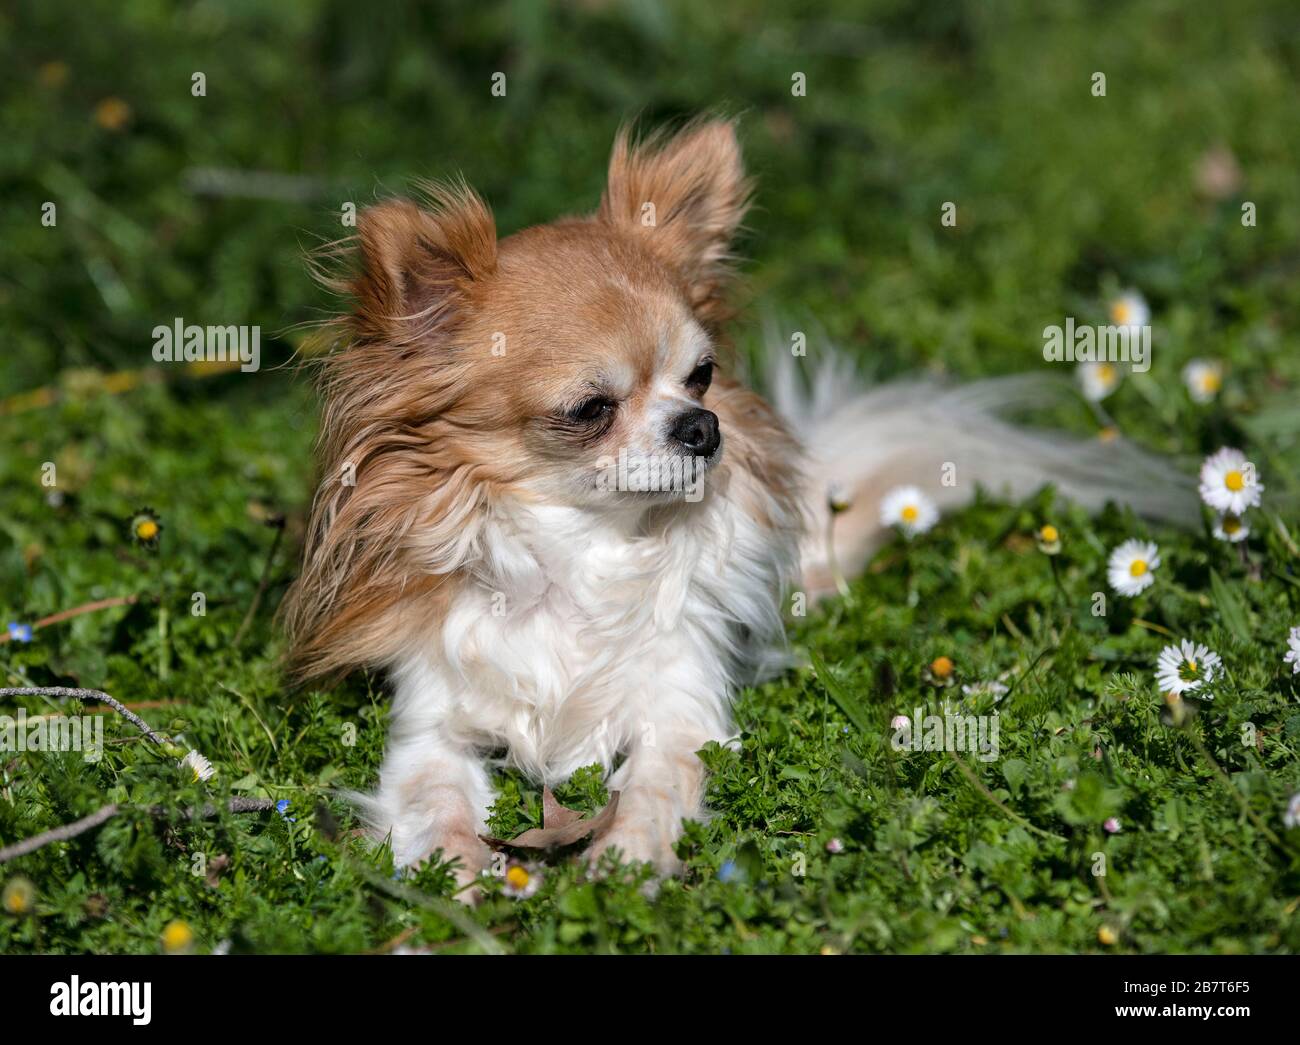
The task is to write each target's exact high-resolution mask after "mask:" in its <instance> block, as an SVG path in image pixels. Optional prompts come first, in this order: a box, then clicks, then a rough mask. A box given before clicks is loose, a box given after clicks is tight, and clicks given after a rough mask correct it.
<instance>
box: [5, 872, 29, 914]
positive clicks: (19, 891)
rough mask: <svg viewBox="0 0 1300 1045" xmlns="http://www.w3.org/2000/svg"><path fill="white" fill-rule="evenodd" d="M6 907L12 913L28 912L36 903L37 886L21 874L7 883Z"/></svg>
mask: <svg viewBox="0 0 1300 1045" xmlns="http://www.w3.org/2000/svg"><path fill="white" fill-rule="evenodd" d="M3 903H4V909H5V910H6V911H8V912H9V913H10V914H28V913H30V912H31V909H32V908H33V907H34V906H35V905H36V886H34V885H32V883H31V881H30V880H28V879H26V878H24V877H22V876H21V875H19V876H18V877H17V878H11V879H10V880H9V881H8V882H7V883H5V891H4V901H3Z"/></svg>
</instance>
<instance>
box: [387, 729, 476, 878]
mask: <svg viewBox="0 0 1300 1045" xmlns="http://www.w3.org/2000/svg"><path fill="white" fill-rule="evenodd" d="M491 800H492V788H491V783H490V781H489V779H488V774H487V770H486V769H485V768H484V766H483V764H482V762H481V761H480V760H479V758H478V757H477V755H476V754H475V752H474V751H473V749H472V748H468V747H465V746H464V745H460V744H457V743H454V742H453V741H451V740H449V739H448V738H446V737H444V736H443V735H442V734H441V733H440V732H438V731H437V729H436V727H433V728H428V729H421V730H419V731H411V730H409V729H404V730H403V731H402V732H401V733H400V734H399V733H398V731H397V730H394V735H393V737H392V738H391V739H390V742H389V748H388V752H387V755H386V756H385V758H384V765H383V768H382V769H381V770H380V774H379V792H378V794H376V795H375V799H374V805H375V806H376V807H377V808H375V809H373V810H372V813H371V818H372V819H373V820H375V821H376V826H377V827H378V828H379V829H380V830H381V831H391V833H392V844H393V860H394V862H395V863H396V864H397V866H398V867H406V866H409V865H412V864H418V863H420V862H421V861H423V860H425V859H427V858H428V857H429V856H430V855H432V854H433V853H434V852H435V851H437V850H441V851H442V856H443V859H444V860H456V861H457V865H456V867H455V870H454V873H455V876H456V882H457V885H458V886H461V887H462V888H464V887H466V886H470V885H472V883H473V882H475V881H476V880H477V879H478V876H479V875H480V873H481V872H482V871H483V870H484V868H486V867H487V866H488V863H489V861H490V859H491V855H492V854H491V850H490V849H488V847H487V846H486V845H485V844H484V843H483V841H482V840H481V839H480V838H479V835H480V834H481V833H483V832H484V831H485V829H486V828H485V825H484V817H485V816H486V813H487V809H488V806H489V804H490V803H491ZM459 895H460V898H461V899H465V900H473V899H474V898H475V897H474V894H473V892H472V890H466V891H464V892H462V893H460V894H459Z"/></svg>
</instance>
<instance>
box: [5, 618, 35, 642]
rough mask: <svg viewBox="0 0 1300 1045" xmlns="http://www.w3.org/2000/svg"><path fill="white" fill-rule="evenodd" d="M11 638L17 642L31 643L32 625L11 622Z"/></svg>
mask: <svg viewBox="0 0 1300 1045" xmlns="http://www.w3.org/2000/svg"><path fill="white" fill-rule="evenodd" d="M9 637H10V638H11V639H13V640H14V641H15V642H31V641H32V626H31V625H30V624H19V623H18V622H17V621H16V620H11V621H10V622H9Z"/></svg>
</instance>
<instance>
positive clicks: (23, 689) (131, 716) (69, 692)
mask: <svg viewBox="0 0 1300 1045" xmlns="http://www.w3.org/2000/svg"><path fill="white" fill-rule="evenodd" d="M0 697H59V698H63V699H69V698H74V699H76V700H94V701H98V702H99V703H101V704H107V705H108V706H109V707H110V708H112V709H113V710H114V711H116V712H117V713H118V714H119V715H121V716H122V717H123V718H124V719H126V720H127V721H128V722H130V723H131V725H133V726H135V728H136V729H138V730H139V731H140V732H141V733H143V734H144V735H145V736H146V737H148V738H149V739H150V740H152V741H153V742H154V743H155V744H157V745H158V746H159V747H161V746H162V745H164V744H166V743H167V742H168V740H169V739H170V738H169V737H165V736H163V735H162V734H161V733H156V732H155V731H154V729H153V727H151V726H150V725H149V723H148V722H146V721H145V720H144V719H142V718H141V717H140V716H139V715H137V714H136V713H135V712H134V711H132V710H131V709H130V708H128V707H127V706H126V705H125V704H123V703H122V702H121V701H119V700H117V699H116V698H115V697H110V696H109V695H108V694H107V693H104V692H102V691H101V690H98V689H73V688H71V687H69V686H20V687H18V688H15V689H0Z"/></svg>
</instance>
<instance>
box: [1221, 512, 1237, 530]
mask: <svg viewBox="0 0 1300 1045" xmlns="http://www.w3.org/2000/svg"><path fill="white" fill-rule="evenodd" d="M1240 529H1241V520H1240V519H1238V518H1237V517H1236V516H1235V515H1230V516H1228V518H1226V519H1224V520H1223V532H1224V533H1236V532H1237V531H1238V530H1240Z"/></svg>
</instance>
